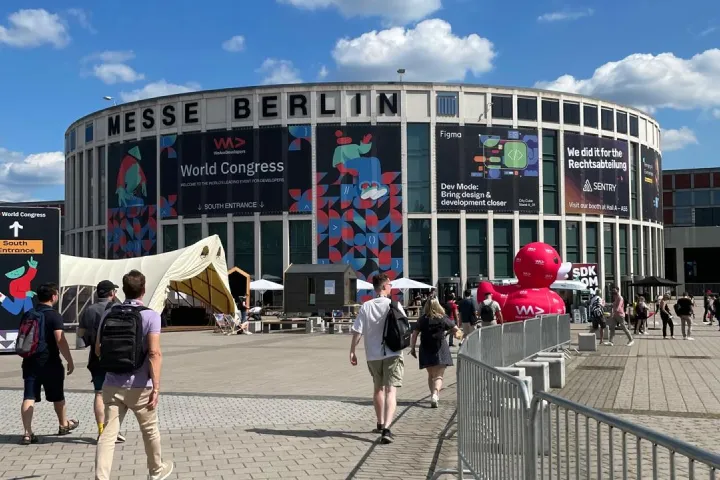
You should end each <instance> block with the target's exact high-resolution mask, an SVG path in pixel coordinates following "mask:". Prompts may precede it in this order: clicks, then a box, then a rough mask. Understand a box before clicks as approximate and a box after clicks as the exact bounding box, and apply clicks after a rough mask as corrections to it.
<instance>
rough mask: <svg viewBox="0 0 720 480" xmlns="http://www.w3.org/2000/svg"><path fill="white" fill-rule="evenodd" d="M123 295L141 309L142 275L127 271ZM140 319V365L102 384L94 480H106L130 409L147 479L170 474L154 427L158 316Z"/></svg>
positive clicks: (159, 479)
mask: <svg viewBox="0 0 720 480" xmlns="http://www.w3.org/2000/svg"><path fill="white" fill-rule="evenodd" d="M122 288H123V292H124V293H125V302H124V305H133V306H137V307H142V306H143V303H142V298H143V296H144V295H145V275H143V274H142V273H140V272H138V271H137V270H131V271H130V272H128V273H127V274H125V276H123V280H122ZM111 312H112V309H110V310H108V311H106V312H105V315H104V316H103V319H102V320H101V321H100V327H99V328H98V332H102V325H103V322H104V321H105V317H107V316H108V315H109V314H110V313H111ZM140 316H141V317H142V331H143V341H144V348H143V350H144V351H145V353H146V356H145V361H144V362H143V364H142V366H141V367H140V368H139V369H138V370H135V371H134V372H131V373H126V374H116V373H109V372H108V373H107V375H106V377H105V383H104V384H103V401H104V402H105V429H104V430H103V432H102V434H101V435H100V438H99V439H98V444H97V452H96V454H95V479H96V480H109V479H110V471H111V470H112V463H113V455H114V453H115V440H116V438H117V434H118V432H119V431H120V422H121V421H122V419H123V418H125V414H126V413H127V411H128V410H131V411H132V412H133V413H134V414H135V418H137V422H138V425H139V426H140V433H142V437H143V442H144V443H145V454H146V455H147V465H148V470H149V471H150V474H149V476H148V478H149V479H150V480H165V479H166V478H168V477H169V476H170V474H171V473H172V471H173V467H174V465H173V463H172V462H163V461H162V455H161V449H160V430H159V428H158V416H157V405H158V396H159V394H160V369H161V367H162V353H161V351H160V325H161V324H160V315H159V314H158V313H157V312H154V311H153V310H143V311H142V312H140ZM101 343H102V338H101V336H100V335H98V336H97V342H96V344H95V351H96V353H97V355H98V356H100V345H101Z"/></svg>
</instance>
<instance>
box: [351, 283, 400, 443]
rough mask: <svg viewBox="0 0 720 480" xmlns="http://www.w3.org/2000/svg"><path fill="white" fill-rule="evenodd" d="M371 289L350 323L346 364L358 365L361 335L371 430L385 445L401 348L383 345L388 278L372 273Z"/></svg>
mask: <svg viewBox="0 0 720 480" xmlns="http://www.w3.org/2000/svg"><path fill="white" fill-rule="evenodd" d="M373 288H374V289H375V295H376V298H374V299H372V300H368V301H367V302H365V303H363V305H362V307H360V312H359V313H358V316H357V318H356V319H355V322H354V323H353V326H352V331H353V336H352V341H351V343H350V364H351V365H353V366H356V365H357V364H358V359H357V355H356V354H355V347H357V345H358V343H360V338H361V337H362V336H364V337H365V357H366V359H367V365H368V369H369V370H370V375H371V376H372V379H373V388H374V389H373V405H374V406H375V415H376V417H377V428H376V429H375V430H373V433H380V434H381V435H382V436H381V437H380V441H381V442H382V443H385V444H387V443H392V442H393V434H392V432H391V431H390V425H392V421H393V418H394V417H395V408H396V407H397V399H396V393H397V392H396V391H397V389H398V388H400V387H402V381H403V375H404V373H405V369H404V362H403V353H402V351H400V352H393V351H391V350H389V349H387V348H385V346H384V345H383V338H384V332H385V328H384V327H385V318H386V317H387V315H388V312H389V311H390V291H391V288H390V279H389V278H388V276H387V275H386V274H384V273H380V274H378V275H375V276H374V277H373ZM397 308H398V310H399V311H400V312H401V313H402V314H403V315H405V311H404V310H403V308H402V306H401V305H399V304H397Z"/></svg>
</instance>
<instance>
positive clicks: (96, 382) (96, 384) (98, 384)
mask: <svg viewBox="0 0 720 480" xmlns="http://www.w3.org/2000/svg"><path fill="white" fill-rule="evenodd" d="M104 383H105V372H103V373H95V374H93V376H92V384H93V389H94V390H95V391H96V392H102V387H103V384H104Z"/></svg>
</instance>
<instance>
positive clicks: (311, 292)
mask: <svg viewBox="0 0 720 480" xmlns="http://www.w3.org/2000/svg"><path fill="white" fill-rule="evenodd" d="M307 287H308V288H307V294H308V305H315V278H314V277H308V279H307Z"/></svg>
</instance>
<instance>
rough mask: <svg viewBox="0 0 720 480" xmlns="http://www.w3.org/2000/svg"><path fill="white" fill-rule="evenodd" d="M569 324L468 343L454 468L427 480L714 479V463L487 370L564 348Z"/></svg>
mask: <svg viewBox="0 0 720 480" xmlns="http://www.w3.org/2000/svg"><path fill="white" fill-rule="evenodd" d="M569 323H570V318H569V316H567V315H561V316H547V317H543V318H535V319H531V320H527V321H525V322H516V323H508V324H505V325H497V326H492V327H484V328H482V329H480V330H478V331H475V332H473V333H472V334H470V335H468V336H467V338H466V339H465V340H464V342H463V345H462V347H461V348H460V351H459V352H458V362H457V439H458V442H457V449H458V460H457V461H458V465H457V468H456V469H443V470H438V471H436V472H435V473H434V475H433V477H432V478H433V479H436V478H439V477H441V476H443V475H447V474H453V475H457V476H458V478H460V479H463V478H465V475H469V476H470V477H472V478H476V479H492V480H506V479H507V480H545V479H546V478H547V479H558V480H559V479H566V480H570V479H576V480H579V479H581V478H583V479H590V478H593V479H594V478H597V479H603V478H610V479H615V478H618V479H620V478H622V479H623V480H627V479H628V478H630V479H632V478H634V479H637V480H644V479H646V478H652V479H653V480H656V479H658V478H669V479H672V480H675V479H676V478H689V479H690V480H694V479H695V478H704V479H710V480H720V456H719V455H716V454H714V453H711V452H708V451H705V450H702V449H700V448H697V447H694V446H692V445H690V444H688V443H685V442H683V441H680V440H676V439H673V438H671V437H668V436H666V435H663V434H660V433H657V432H654V431H652V430H650V429H648V428H645V427H642V426H639V425H635V424H633V423H630V422H628V421H626V420H623V419H621V418H619V417H616V416H614V415H610V414H606V413H604V412H601V411H599V410H595V409H593V408H590V407H587V406H584V405H580V404H577V403H575V402H571V401H569V400H566V399H564V398H561V397H558V396H556V395H552V394H549V393H542V392H538V393H535V394H534V395H533V394H532V393H531V392H529V391H528V389H527V386H526V384H525V382H523V381H522V380H521V379H519V378H517V377H513V376H510V375H508V374H506V373H504V372H502V371H500V370H498V369H497V368H496V367H500V366H509V365H512V364H513V363H516V362H518V361H520V360H524V359H526V358H529V357H530V356H532V355H534V354H535V353H538V352H540V351H542V350H548V349H553V348H560V347H562V346H564V345H567V344H569V342H570V325H569ZM553 339H555V340H554V341H553ZM553 342H554V343H553ZM551 343H553V345H551V346H547V345H549V344H551ZM488 350H489V351H488ZM520 352H522V354H521V353H520ZM491 365H492V366H491ZM628 437H631V439H630V441H631V442H634V447H632V448H631V447H629V446H628V442H629V440H628ZM678 456H679V457H683V458H684V462H683V461H680V460H679V459H678V458H677V457H678ZM631 457H632V458H631ZM696 470H698V471H700V472H702V476H696Z"/></svg>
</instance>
